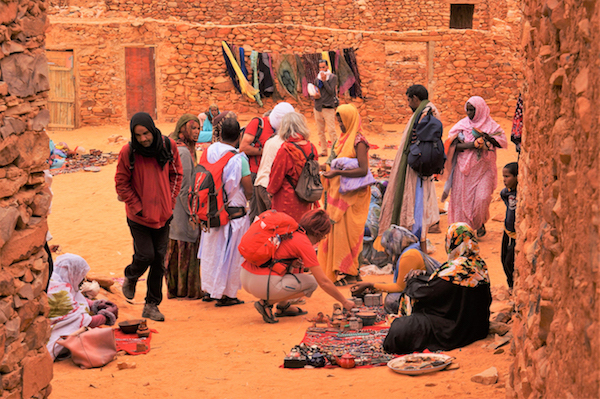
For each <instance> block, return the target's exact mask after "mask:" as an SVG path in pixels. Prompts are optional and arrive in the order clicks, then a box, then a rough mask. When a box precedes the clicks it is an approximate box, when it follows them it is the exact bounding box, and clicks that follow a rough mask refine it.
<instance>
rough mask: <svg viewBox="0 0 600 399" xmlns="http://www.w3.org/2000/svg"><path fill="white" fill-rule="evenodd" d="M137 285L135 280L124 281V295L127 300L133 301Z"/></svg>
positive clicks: (126, 279) (125, 279)
mask: <svg viewBox="0 0 600 399" xmlns="http://www.w3.org/2000/svg"><path fill="white" fill-rule="evenodd" d="M136 284H137V281H135V280H130V279H128V278H127V277H125V278H124V279H123V295H124V296H125V298H127V299H133V297H134V296H135V285H136Z"/></svg>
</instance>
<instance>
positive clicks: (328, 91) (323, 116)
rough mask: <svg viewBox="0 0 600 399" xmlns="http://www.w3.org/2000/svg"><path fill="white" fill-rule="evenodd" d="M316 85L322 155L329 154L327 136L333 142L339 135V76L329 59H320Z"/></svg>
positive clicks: (316, 119)
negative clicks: (330, 65)
mask: <svg viewBox="0 0 600 399" xmlns="http://www.w3.org/2000/svg"><path fill="white" fill-rule="evenodd" d="M315 86H316V87H317V88H318V89H319V94H318V95H316V96H315V121H316V122H317V130H318V132H319V141H320V143H321V153H320V154H319V156H320V157H326V156H327V136H326V135H325V131H326V130H327V132H328V133H329V138H330V139H331V143H332V144H333V143H334V142H335V141H336V139H337V136H336V134H335V109H336V108H337V106H338V105H339V100H338V98H337V76H335V75H334V74H333V73H331V71H330V70H329V67H328V66H327V61H325V60H320V61H319V74H318V75H317V79H316V80H315Z"/></svg>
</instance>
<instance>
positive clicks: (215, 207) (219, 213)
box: [188, 151, 237, 229]
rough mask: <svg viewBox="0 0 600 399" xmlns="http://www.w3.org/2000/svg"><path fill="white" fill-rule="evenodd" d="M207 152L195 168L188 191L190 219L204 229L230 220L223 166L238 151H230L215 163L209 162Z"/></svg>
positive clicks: (221, 224)
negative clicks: (192, 180)
mask: <svg viewBox="0 0 600 399" xmlns="http://www.w3.org/2000/svg"><path fill="white" fill-rule="evenodd" d="M206 153H207V151H204V153H203V154H202V158H201V159H200V162H199V163H198V166H196V168H195V169H194V182H193V184H192V185H191V186H190V189H189V191H188V207H189V211H190V219H191V220H192V221H193V222H194V223H199V224H200V225H201V226H202V227H203V228H204V229H206V228H210V227H219V226H223V225H225V224H227V223H228V222H229V214H228V212H227V209H226V208H227V203H228V199H227V193H226V192H225V185H224V184H223V168H225V165H227V162H229V160H230V159H231V158H232V157H233V156H234V155H235V154H237V152H236V151H228V152H227V153H226V154H225V155H223V156H222V157H221V159H219V160H218V161H217V162H215V163H210V162H208V158H207V156H206Z"/></svg>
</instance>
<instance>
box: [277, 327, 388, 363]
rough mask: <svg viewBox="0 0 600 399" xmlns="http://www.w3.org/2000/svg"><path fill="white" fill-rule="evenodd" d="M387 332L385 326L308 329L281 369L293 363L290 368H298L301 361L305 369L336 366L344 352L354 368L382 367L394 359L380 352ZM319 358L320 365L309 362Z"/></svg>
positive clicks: (382, 351)
mask: <svg viewBox="0 0 600 399" xmlns="http://www.w3.org/2000/svg"><path fill="white" fill-rule="evenodd" d="M388 330H389V327H384V326H372V327H364V328H362V329H361V330H358V331H347V332H340V331H337V330H333V329H330V328H319V327H309V328H308V330H307V331H306V334H305V335H304V338H303V339H302V341H301V343H300V344H299V345H296V346H294V347H293V348H292V350H291V351H290V353H288V356H286V360H285V361H284V365H282V367H288V366H287V365H289V364H293V367H292V368H302V367H304V366H302V362H303V361H305V363H306V366H308V367H309V368H312V367H326V368H333V367H339V365H338V364H337V361H336V358H340V357H341V356H342V355H344V354H346V353H347V354H350V355H352V356H353V357H354V361H355V363H356V367H357V368H361V367H362V368H365V367H375V366H385V365H386V364H387V362H389V361H390V360H391V359H393V358H395V357H397V355H393V354H389V353H386V352H384V350H383V340H384V339H385V337H386V335H387V333H388ZM296 353H298V354H299V355H296ZM290 355H291V356H290ZM321 355H322V357H324V358H325V361H324V362H323V361H321V362H320V363H319V362H318V361H313V359H315V360H316V359H320V358H321ZM290 358H295V359H296V360H295V364H294V363H292V362H290V361H289V359H290Z"/></svg>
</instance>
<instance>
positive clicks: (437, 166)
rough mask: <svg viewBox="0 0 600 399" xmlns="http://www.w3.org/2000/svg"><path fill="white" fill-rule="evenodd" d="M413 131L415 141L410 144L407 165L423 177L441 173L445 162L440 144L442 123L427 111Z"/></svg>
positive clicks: (442, 145) (442, 144)
mask: <svg viewBox="0 0 600 399" xmlns="http://www.w3.org/2000/svg"><path fill="white" fill-rule="evenodd" d="M413 129H414V130H413V131H414V132H415V133H416V137H417V139H416V141H415V142H414V143H413V144H410V147H409V150H408V165H409V166H410V167H411V168H413V170H414V171H415V172H417V173H418V174H419V176H423V177H428V176H432V175H435V174H439V173H441V172H442V171H443V170H444V163H445V162H446V154H445V153H444V143H443V142H442V133H443V131H444V127H443V126H442V122H440V120H439V119H437V118H436V117H435V116H433V113H432V112H431V110H429V112H428V113H427V114H426V115H425V116H424V117H423V118H422V119H421V120H420V121H418V122H417V123H416V124H415V127H414V128H413ZM411 137H412V135H411ZM411 137H408V138H407V140H410V138H411Z"/></svg>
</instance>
